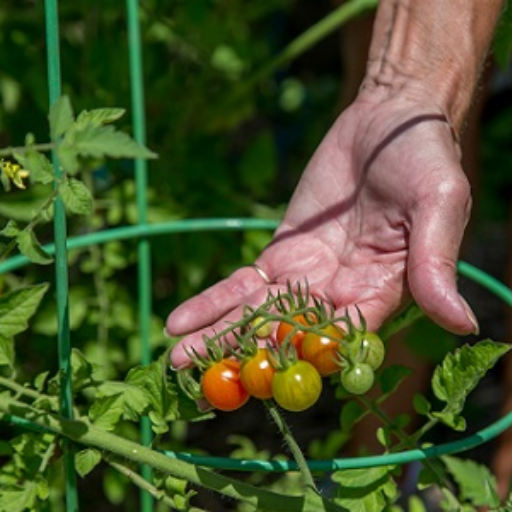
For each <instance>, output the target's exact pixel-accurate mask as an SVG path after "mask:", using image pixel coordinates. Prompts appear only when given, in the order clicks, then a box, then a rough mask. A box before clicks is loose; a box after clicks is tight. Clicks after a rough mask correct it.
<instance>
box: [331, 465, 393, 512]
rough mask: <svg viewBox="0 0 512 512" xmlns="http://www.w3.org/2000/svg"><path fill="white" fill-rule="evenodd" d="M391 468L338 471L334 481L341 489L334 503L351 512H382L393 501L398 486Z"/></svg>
mask: <svg viewBox="0 0 512 512" xmlns="http://www.w3.org/2000/svg"><path fill="white" fill-rule="evenodd" d="M391 469H392V468H389V467H385V466H383V467H373V468H364V469H346V470H343V471H336V472H335V473H334V474H333V475H332V480H333V481H334V482H336V483H337V484H338V485H339V487H338V489H337V491H336V496H335V497H334V502H335V503H336V504H338V505H341V506H342V507H344V508H346V509H348V510H350V511H351V512H366V511H367V510H371V511H372V512H373V511H375V512H380V511H382V510H384V509H385V508H386V506H387V505H388V504H389V503H390V502H392V501H393V499H394V498H395V496H396V494H397V486H396V484H395V482H394V480H393V478H392V476H391Z"/></svg>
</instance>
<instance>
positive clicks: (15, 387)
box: [0, 377, 51, 400]
mask: <svg viewBox="0 0 512 512" xmlns="http://www.w3.org/2000/svg"><path fill="white" fill-rule="evenodd" d="M0 387H4V388H7V389H10V390H11V391H14V392H15V393H16V394H17V395H21V396H28V397H29V398H33V399H34V400H38V399H40V398H51V397H49V396H48V395H43V394H42V393H39V392H38V391H35V390H33V389H30V388H27V387H25V386H22V385H21V384H18V383H17V382H14V381H13V380H11V379H6V378H5V377H0Z"/></svg>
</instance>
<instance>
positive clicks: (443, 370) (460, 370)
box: [432, 340, 511, 430]
mask: <svg viewBox="0 0 512 512" xmlns="http://www.w3.org/2000/svg"><path fill="white" fill-rule="evenodd" d="M510 348H511V347H510V345H507V344H505V343H498V342H494V341H491V340H483V341H480V342H478V343H476V344H475V345H464V346H463V347H461V348H460V349H457V350H456V351H455V352H454V353H453V354H448V355H447V356H446V357H445V359H444V361H443V362H442V364H441V365H439V366H437V367H436V369H435V371H434V375H433V377H432V389H433V391H434V394H435V396H436V397H437V398H438V399H439V400H441V401H442V402H446V406H445V408H444V409H443V410H442V411H440V412H434V413H432V416H433V417H436V418H438V419H440V420H441V421H442V422H444V423H446V424H447V425H449V426H451V427H452V428H455V429H456V430H462V429H463V428H464V427H465V421H464V419H463V418H462V417H460V416H459V413H460V412H461V411H462V409H463V407H464V404H465V401H466V398H467V396H468V395H469V393H470V392H471V391H472V390H473V389H474V388H475V387H476V385H477V384H478V383H479V382H480V380H481V379H482V377H483V376H484V375H485V374H486V372H487V371H488V370H489V369H491V368H492V367H493V366H494V365H495V364H496V362H497V361H498V359H499V358H500V357H501V356H503V355H504V354H506V353H507V352H508V351H509V350H510Z"/></svg>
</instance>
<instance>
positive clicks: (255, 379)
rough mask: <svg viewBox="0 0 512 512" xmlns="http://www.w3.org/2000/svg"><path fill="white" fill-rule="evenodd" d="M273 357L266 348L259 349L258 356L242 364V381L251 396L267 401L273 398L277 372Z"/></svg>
mask: <svg viewBox="0 0 512 512" xmlns="http://www.w3.org/2000/svg"><path fill="white" fill-rule="evenodd" d="M271 360H272V356H271V354H270V351H269V350H268V349H266V348H259V349H258V351H257V352H256V355H255V356H254V357H252V358H250V359H248V360H247V361H245V362H243V363H242V369H241V370H240V380H241V381H242V384H243V386H244V388H245V389H246V390H247V391H248V392H249V394H250V395H252V396H254V397H256V398H260V399H261V400H266V399H268V398H272V380H273V378H274V374H275V373H276V370H275V368H274V366H272V363H271Z"/></svg>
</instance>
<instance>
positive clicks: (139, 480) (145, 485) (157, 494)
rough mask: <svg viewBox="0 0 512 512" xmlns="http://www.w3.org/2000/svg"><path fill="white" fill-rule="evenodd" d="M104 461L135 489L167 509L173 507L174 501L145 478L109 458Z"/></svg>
mask: <svg viewBox="0 0 512 512" xmlns="http://www.w3.org/2000/svg"><path fill="white" fill-rule="evenodd" d="M104 460H105V461H106V462H107V463H108V464H109V465H110V466H112V467H113V468H114V469H115V470H117V471H119V473H121V474H123V475H124V476H126V477H127V478H129V479H130V480H131V481H132V482H133V483H134V484H135V485H136V486H137V487H139V488H140V489H142V490H144V491H146V492H148V493H149V494H151V496H153V498H155V500H157V501H162V502H163V503H165V504H166V505H168V506H169V507H171V509H172V507H174V501H173V500H172V498H170V497H169V496H167V495H166V494H165V492H164V491H161V490H159V489H157V488H156V487H155V486H154V485H152V484H150V483H149V482H148V481H147V480H146V479H145V478H143V477H142V476H140V475H139V474H138V473H137V472H135V471H133V470H132V469H130V468H129V467H127V466H125V465H124V464H121V463H120V462H116V461H115V460H112V458H111V457H104Z"/></svg>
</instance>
